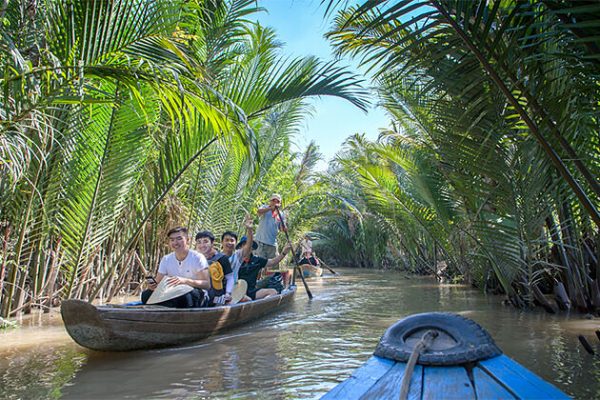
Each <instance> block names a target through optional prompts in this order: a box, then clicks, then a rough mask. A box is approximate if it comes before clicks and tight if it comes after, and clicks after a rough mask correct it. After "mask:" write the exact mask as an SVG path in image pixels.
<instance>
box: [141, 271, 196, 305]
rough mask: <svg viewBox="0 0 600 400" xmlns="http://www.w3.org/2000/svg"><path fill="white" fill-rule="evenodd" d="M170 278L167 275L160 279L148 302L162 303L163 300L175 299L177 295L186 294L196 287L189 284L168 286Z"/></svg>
mask: <svg viewBox="0 0 600 400" xmlns="http://www.w3.org/2000/svg"><path fill="white" fill-rule="evenodd" d="M168 280H169V277H168V276H165V277H164V278H163V279H162V280H161V281H160V283H159V284H158V286H157V287H156V289H155V290H154V292H153V293H152V295H151V296H150V298H149V299H148V301H147V302H146V304H156V303H162V302H163V301H167V300H171V299H174V298H175V297H179V296H183V295H184V294H186V293H189V292H191V291H192V290H194V288H193V287H191V286H189V285H177V286H167V281H168Z"/></svg>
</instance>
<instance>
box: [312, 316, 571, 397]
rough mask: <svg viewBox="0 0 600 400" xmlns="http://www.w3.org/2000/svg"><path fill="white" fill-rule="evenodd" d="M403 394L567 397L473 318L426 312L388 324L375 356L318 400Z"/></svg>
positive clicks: (406, 395) (408, 395) (399, 395)
mask: <svg viewBox="0 0 600 400" xmlns="http://www.w3.org/2000/svg"><path fill="white" fill-rule="evenodd" d="M432 332H437V333H432ZM423 347H425V349H422V348H423ZM415 348H417V349H416V350H415ZM414 353H416V354H417V355H415V354H414ZM411 358H412V359H413V361H414V360H415V359H416V360H417V361H416V363H412V362H411ZM403 398H406V399H480V400H481V399H569V398H570V397H569V396H567V395H566V394H565V393H563V392H561V391H560V390H559V389H557V388H556V387H554V386H553V385H552V384H550V383H548V382H546V381H544V380H543V379H541V378H540V377H539V376H537V375H535V374H534V373H533V372H531V371H529V370H527V369H526V368H525V367H523V366H522V365H520V364H519V363H517V362H516V361H514V360H512V359H510V358H509V357H507V356H505V355H503V354H502V351H500V349H499V348H498V347H497V346H496V344H495V343H494V341H493V339H492V338H491V336H490V335H489V334H488V333H487V331H485V330H484V329H483V328H482V327H481V326H479V325H478V324H477V323H475V322H474V321H472V320H470V319H467V318H464V317H461V316H459V315H457V314H450V313H425V314H416V315H412V316H410V317H407V318H405V319H403V320H400V321H398V322H397V323H396V324H394V325H392V326H391V327H390V328H389V329H388V330H387V331H386V333H385V334H384V335H383V337H382V338H381V341H380V342H379V345H378V346H377V349H376V350H375V352H374V355H373V356H372V357H371V358H369V360H367V362H366V363H365V364H364V365H363V366H362V367H360V368H358V369H357V370H356V371H354V373H353V374H352V375H351V376H350V377H349V378H348V379H346V380H345V381H343V382H341V383H340V384H339V385H337V386H336V387H334V388H333V389H332V390H331V391H330V392H329V393H327V394H325V396H323V397H322V398H321V399H325V400H332V399H344V400H352V399H378V400H380V399H381V400H384V399H395V400H397V399H403Z"/></svg>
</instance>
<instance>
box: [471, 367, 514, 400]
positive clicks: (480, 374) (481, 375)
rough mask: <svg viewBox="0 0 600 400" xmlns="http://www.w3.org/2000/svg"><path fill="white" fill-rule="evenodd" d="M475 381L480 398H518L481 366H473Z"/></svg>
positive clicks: (490, 399)
mask: <svg viewBox="0 0 600 400" xmlns="http://www.w3.org/2000/svg"><path fill="white" fill-rule="evenodd" d="M473 381H474V383H475V392H476V393H477V398H478V399H479V400H492V399H502V400H504V399H511V400H513V399H516V397H515V396H514V395H513V394H512V393H510V392H509V391H508V390H506V388H504V386H502V385H501V384H500V383H499V382H498V381H497V380H495V379H494V378H492V377H491V376H490V375H488V374H487V373H486V372H485V371H484V370H482V369H481V368H479V367H476V368H473Z"/></svg>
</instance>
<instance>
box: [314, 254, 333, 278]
mask: <svg viewBox="0 0 600 400" xmlns="http://www.w3.org/2000/svg"><path fill="white" fill-rule="evenodd" d="M315 258H316V259H317V260H319V261H320V262H321V265H322V266H324V267H325V268H327V269H328V270H329V271H330V272H331V273H332V274H334V275H338V273H337V272H335V271H334V270H333V269H331V268H329V266H328V265H327V264H325V263H324V262H323V260H321V259H320V258H319V257H317V256H315Z"/></svg>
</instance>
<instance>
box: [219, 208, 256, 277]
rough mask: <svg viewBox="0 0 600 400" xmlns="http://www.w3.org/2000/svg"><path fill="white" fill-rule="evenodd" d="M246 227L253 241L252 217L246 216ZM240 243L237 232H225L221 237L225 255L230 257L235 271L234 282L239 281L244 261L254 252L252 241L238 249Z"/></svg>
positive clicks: (232, 268)
mask: <svg viewBox="0 0 600 400" xmlns="http://www.w3.org/2000/svg"><path fill="white" fill-rule="evenodd" d="M244 226H245V227H246V237H248V238H250V241H252V237H253V225H252V217H251V216H250V215H246V219H245V220H244ZM237 241H238V236H237V234H236V233H235V232H232V231H225V232H223V234H222V235H221V249H222V251H223V254H225V255H226V256H227V257H229V263H230V264H231V270H232V271H233V281H234V282H237V280H238V279H239V277H238V273H239V270H240V266H241V265H242V260H243V259H244V258H246V257H248V256H249V255H250V253H251V252H252V249H251V247H252V245H251V243H250V241H247V242H246V243H245V244H244V245H243V246H241V247H239V248H238V247H236V246H237Z"/></svg>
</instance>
